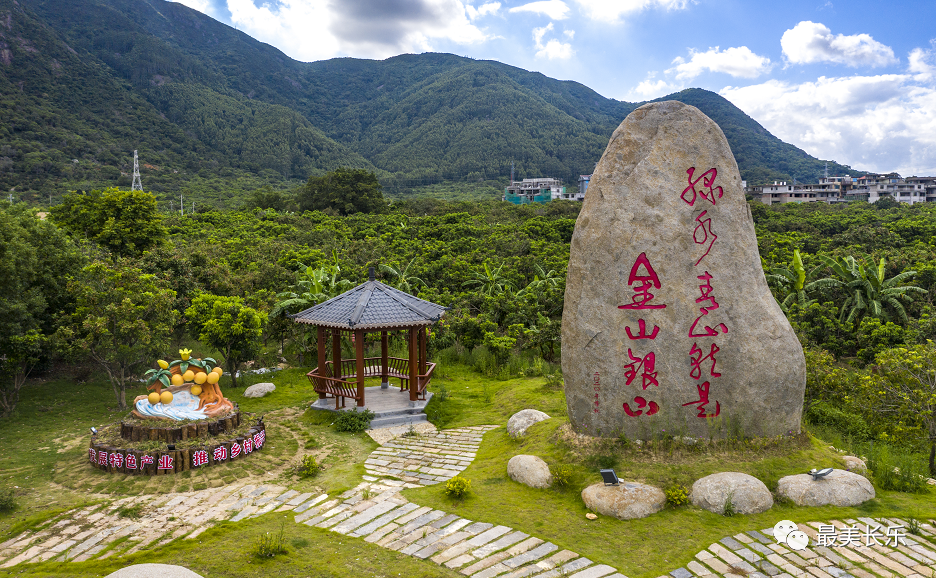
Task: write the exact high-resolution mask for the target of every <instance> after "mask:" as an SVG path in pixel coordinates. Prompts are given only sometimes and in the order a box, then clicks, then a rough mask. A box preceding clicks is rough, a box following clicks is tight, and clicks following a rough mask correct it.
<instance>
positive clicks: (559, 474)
mask: <svg viewBox="0 0 938 578" xmlns="http://www.w3.org/2000/svg"><path fill="white" fill-rule="evenodd" d="M550 477H551V479H552V480H553V482H554V484H556V485H558V486H560V487H561V488H566V487H567V486H569V485H570V483H571V482H573V466H569V465H567V464H558V465H556V466H554V467H552V468H550Z"/></svg>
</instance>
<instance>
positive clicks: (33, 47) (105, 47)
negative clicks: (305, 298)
mask: <svg viewBox="0 0 938 578" xmlns="http://www.w3.org/2000/svg"><path fill="white" fill-rule="evenodd" d="M0 53H2V58H0V121H2V124H3V128H2V129H0V130H2V131H3V132H2V134H3V136H4V139H3V141H4V142H3V145H2V146H3V148H2V149H0V187H3V188H4V190H10V189H11V188H12V189H13V192H14V195H15V197H18V198H20V199H22V200H33V201H36V200H38V198H39V196H40V195H41V198H43V199H46V197H47V196H48V195H49V194H50V193H54V194H57V195H61V193H62V192H63V190H66V189H90V188H95V187H99V188H100V187H103V186H114V185H120V186H127V185H129V183H130V177H129V172H130V170H131V165H130V161H131V159H132V151H133V150H134V149H138V150H139V151H140V158H141V162H142V163H144V164H145V166H144V167H142V172H143V174H144V186H145V187H146V188H147V189H148V190H153V191H154V192H155V193H156V194H157V195H158V197H159V198H162V199H168V198H170V197H171V196H174V195H177V194H178V193H179V192H184V193H185V194H186V196H187V197H188V198H189V199H190V200H194V201H199V202H203V203H208V204H213V205H216V206H225V205H231V204H237V203H236V201H237V200H238V199H239V195H240V192H243V191H251V190H254V189H256V188H259V187H261V186H264V185H269V186H273V187H274V188H280V189H285V188H292V187H295V186H296V185H298V184H300V183H302V182H303V181H305V180H306V179H307V178H308V177H309V176H311V175H320V174H323V173H325V172H327V171H329V170H332V169H334V168H337V167H339V166H347V167H355V168H368V169H371V170H374V171H375V172H376V173H377V174H378V175H379V178H380V179H381V181H382V182H383V183H384V184H385V187H386V190H391V191H394V192H401V191H406V190H409V189H410V188H412V187H414V186H418V185H424V184H430V183H440V182H446V181H449V182H463V183H476V186H479V185H478V183H486V184H487V187H486V188H485V190H487V191H491V190H492V184H496V183H500V182H504V181H505V180H507V177H508V174H509V171H510V166H511V163H512V161H513V162H514V163H515V166H516V169H517V170H516V174H517V175H518V176H519V177H531V176H546V175H549V176H555V177H559V178H562V179H564V180H565V181H566V182H567V184H569V185H573V184H574V183H575V180H576V176H577V175H578V174H581V173H589V172H592V169H593V166H594V164H595V163H596V162H597V161H598V160H599V157H600V156H601V154H602V152H603V150H604V148H605V145H606V143H607V141H608V139H609V136H610V134H611V133H612V131H613V130H614V129H615V127H616V126H618V124H619V123H620V122H621V121H622V119H624V118H625V116H626V115H627V114H628V113H629V112H630V111H632V110H633V109H634V108H636V107H637V106H639V105H640V104H641V103H626V102H620V101H616V100H613V99H607V98H604V97H603V96H601V95H599V94H597V93H596V92H594V91H592V90H590V89H589V88H588V87H586V86H583V85H581V84H579V83H576V82H569V81H559V80H555V79H551V78H548V77H546V76H544V75H542V74H539V73H532V72H528V71H525V70H521V69H518V68H515V67H512V66H508V65H505V64H501V63H498V62H494V61H477V60H472V59H468V58H462V57H458V56H454V55H449V54H433V53H428V54H421V55H401V56H397V57H394V58H389V59H387V60H384V61H373V60H360V59H352V58H340V59H333V60H328V61H322V62H313V63H302V62H298V61H295V60H293V59H291V58H289V57H287V56H286V55H284V54H283V53H281V52H280V51H279V50H277V49H275V48H273V47H271V46H269V45H266V44H263V43H260V42H258V41H256V40H254V39H252V38H250V37H249V36H247V35H245V34H243V33H241V32H239V31H237V30H235V29H233V28H231V27H229V26H226V25H224V24H221V23H219V22H216V21H214V20H212V19H211V18H209V17H207V16H205V15H203V14H201V13H199V12H196V11H194V10H191V9H189V8H187V7H186V6H183V5H182V4H178V3H173V2H165V1H163V0H23V1H22V2H14V0H0ZM666 98H673V99H677V100H681V101H683V102H687V103H688V104H693V105H694V106H697V107H698V108H700V109H701V110H702V111H703V112H705V113H706V114H708V115H710V116H711V117H712V118H713V119H714V120H715V121H716V122H717V123H718V124H720V126H721V127H723V129H724V132H725V133H726V135H727V138H728V140H729V142H730V146H731V147H732V149H733V151H734V152H735V153H736V155H737V160H738V163H739V167H740V171H741V173H742V176H743V178H744V179H747V180H749V181H750V182H759V181H765V180H771V179H774V178H789V179H790V178H791V177H795V178H797V179H798V180H800V181H811V180H814V179H816V178H817V177H818V176H819V175H821V174H823V170H824V162H823V161H819V160H818V159H815V158H813V157H811V156H809V155H807V154H806V153H805V152H804V151H801V150H799V149H797V148H796V147H794V146H791V145H789V144H786V143H783V142H782V141H780V140H778V139H777V138H775V137H774V136H772V135H771V134H770V133H769V132H768V131H766V130H765V129H764V128H762V127H761V126H760V125H759V124H758V123H756V122H755V121H754V120H753V119H751V118H749V117H748V116H746V115H745V114H744V113H743V112H742V111H740V110H739V109H738V108H736V107H735V106H733V105H732V104H731V103H730V102H728V101H727V100H725V99H724V98H722V97H720V96H719V95H717V94H714V93H712V92H708V91H704V90H699V89H689V90H685V91H682V92H680V93H677V94H674V95H671V96H669V97H666ZM830 170H831V171H833V172H834V173H835V174H837V173H843V172H845V171H846V170H848V167H844V166H841V165H838V164H836V163H832V164H831V165H830ZM121 173H124V174H123V175H122V174H121Z"/></svg>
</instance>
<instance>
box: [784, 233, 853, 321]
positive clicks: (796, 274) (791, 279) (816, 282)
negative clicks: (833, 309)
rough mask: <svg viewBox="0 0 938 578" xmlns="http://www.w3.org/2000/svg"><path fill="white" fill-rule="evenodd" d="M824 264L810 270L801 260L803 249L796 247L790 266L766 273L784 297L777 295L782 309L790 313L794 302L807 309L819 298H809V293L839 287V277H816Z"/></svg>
mask: <svg viewBox="0 0 938 578" xmlns="http://www.w3.org/2000/svg"><path fill="white" fill-rule="evenodd" d="M823 267H824V265H819V266H817V267H815V268H814V269H811V270H810V271H808V270H806V269H805V268H804V262H803V261H802V260H801V251H799V250H798V249H795V253H794V255H793V256H792V259H791V263H789V264H788V266H786V267H784V268H782V267H776V268H774V269H772V270H771V272H769V273H766V275H765V280H766V281H768V282H769V284H771V285H774V286H775V287H776V288H777V289H778V290H779V293H780V294H781V295H783V297H782V298H781V300H779V299H778V297H776V301H778V305H779V307H781V308H782V311H784V312H785V313H788V310H789V308H791V306H792V304H793V303H798V305H799V306H800V307H801V308H802V309H805V308H807V307H809V306H810V305H811V304H812V303H816V302H817V299H809V298H808V295H809V294H811V293H814V292H815V291H817V290H820V289H828V288H830V287H837V286H839V285H840V284H841V283H840V281H838V280H837V279H831V278H829V277H827V278H824V279H814V278H815V277H816V276H817V274H818V273H819V272H820V271H821V269H822V268H823Z"/></svg>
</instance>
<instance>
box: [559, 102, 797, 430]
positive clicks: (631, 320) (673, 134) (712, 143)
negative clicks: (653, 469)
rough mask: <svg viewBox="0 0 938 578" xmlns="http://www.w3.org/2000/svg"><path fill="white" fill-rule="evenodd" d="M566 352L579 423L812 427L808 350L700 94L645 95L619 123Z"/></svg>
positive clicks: (590, 218)
mask: <svg viewBox="0 0 938 578" xmlns="http://www.w3.org/2000/svg"><path fill="white" fill-rule="evenodd" d="M562 363H563V378H564V383H565V387H564V391H565V393H566V397H567V409H568V414H569V417H570V422H571V423H572V424H573V427H574V429H575V430H576V431H577V432H578V433H585V434H590V435H605V436H611V435H625V436H627V437H629V438H632V439H636V438H639V439H649V438H651V437H652V436H654V435H656V434H658V435H660V434H661V432H662V430H664V431H665V432H666V433H668V434H671V435H682V436H683V435H689V436H693V437H708V438H709V437H710V436H715V437H722V436H725V435H740V434H743V435H752V436H774V435H778V434H787V433H789V432H798V431H800V424H801V411H802V406H803V404H804V388H805V360H804V353H803V352H802V349H801V344H800V343H799V342H798V339H797V338H796V337H795V334H794V332H793V331H792V329H791V326H790V325H789V323H788V320H787V319H786V318H785V316H784V315H783V314H782V311H781V310H780V309H779V307H778V304H777V303H776V302H775V299H774V298H773V297H772V293H771V292H770V291H769V287H768V285H767V284H766V281H765V275H764V274H763V272H762V265H761V261H760V258H759V251H758V247H757V245H756V234H755V229H754V226H753V222H752V215H751V213H750V211H749V206H748V205H747V203H746V200H745V195H744V190H743V186H742V181H741V180H740V176H739V170H738V168H737V166H736V161H735V159H734V157H733V153H732V151H730V147H729V145H728V144H727V142H726V137H724V136H723V131H721V130H720V127H719V126H717V125H716V123H714V122H713V121H712V120H710V119H709V118H707V117H706V116H705V115H704V114H703V113H702V112H700V111H699V110H697V109H696V108H694V107H693V106H689V105H686V104H683V103H680V102H676V101H666V102H659V103H653V104H648V105H645V106H642V107H640V108H638V109H636V110H635V111H634V112H632V114H630V115H629V116H628V118H626V119H625V121H623V123H622V124H621V125H620V126H619V128H618V129H616V131H615V132H614V133H613V135H612V138H611V139H610V141H609V146H608V147H607V148H606V152H605V153H604V154H603V157H602V159H601V160H600V161H599V164H598V165H597V167H596V170H595V172H594V173H593V176H592V179H591V180H590V187H589V192H588V193H587V195H586V199H585V201H584V203H583V208H582V210H581V211H580V216H579V218H578V219H577V222H576V228H575V229H574V232H573V238H572V240H571V243H570V262H569V265H568V267H567V287H566V293H565V295H564V310H563V329H562Z"/></svg>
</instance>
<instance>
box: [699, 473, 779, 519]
mask: <svg viewBox="0 0 938 578" xmlns="http://www.w3.org/2000/svg"><path fill="white" fill-rule="evenodd" d="M727 500H729V501H730V503H732V504H733V512H735V513H737V514H758V513H760V512H764V511H766V510H768V509H769V508H771V507H772V503H773V502H772V494H771V493H770V492H769V489H768V488H767V487H765V484H763V483H762V482H761V481H760V480H758V479H757V478H754V477H752V476H750V475H749V474H743V473H740V472H720V473H718V474H710V475H709V476H706V477H703V478H700V479H699V480H697V481H696V482H694V485H693V486H691V489H690V501H691V503H692V504H694V505H695V506H697V507H698V508H703V509H704V510H707V511H709V512H713V513H714V514H722V513H723V512H724V509H725V507H726V501H727Z"/></svg>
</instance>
